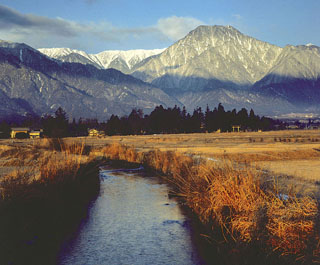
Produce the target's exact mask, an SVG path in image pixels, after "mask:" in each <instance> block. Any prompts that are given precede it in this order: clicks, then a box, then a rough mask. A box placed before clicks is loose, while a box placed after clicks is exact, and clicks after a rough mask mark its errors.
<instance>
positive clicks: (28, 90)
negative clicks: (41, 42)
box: [0, 42, 179, 120]
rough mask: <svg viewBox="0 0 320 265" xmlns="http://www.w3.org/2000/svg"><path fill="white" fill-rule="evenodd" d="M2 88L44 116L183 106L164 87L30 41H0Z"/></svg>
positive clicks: (102, 114) (92, 115) (106, 114)
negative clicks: (60, 111) (56, 55)
mask: <svg viewBox="0 0 320 265" xmlns="http://www.w3.org/2000/svg"><path fill="white" fill-rule="evenodd" d="M0 91H1V92H2V93H3V94H4V95H5V96H6V97H7V99H9V101H10V102H11V103H12V104H13V102H16V101H23V102H27V103H28V107H29V109H30V110H32V111H33V112H35V113H37V114H39V115H41V114H43V113H52V112H54V111H55V110H56V109H57V108H58V107H59V106H62V107H63V108H64V109H65V110H66V111H67V113H69V115H70V117H75V118H79V117H85V118H89V117H90V118H99V119H101V120H103V119H104V120H105V119H107V118H108V117H109V116H110V115H111V114H119V115H124V114H128V113H129V112H130V111H131V110H132V108H134V107H136V108H142V109H143V110H144V111H145V112H148V111H151V110H152V109H153V108H154V107H155V106H157V105H160V104H162V105H164V106H171V105H172V106H173V105H175V104H179V103H178V102H177V101H175V100H174V99H171V98H170V97H169V96H168V95H167V94H165V93H164V92H163V91H162V90H160V89H158V88H155V87H153V86H150V85H149V84H146V83H144V82H142V81H141V80H138V79H135V78H134V77H132V76H129V75H125V74H123V73H121V72H119V71H117V70H114V69H108V70H101V69H97V68H95V67H94V66H92V65H84V64H79V63H62V62H60V61H57V60H53V59H50V58H49V57H47V56H45V55H43V54H42V53H40V52H38V51H37V50H35V49H33V48H31V47H29V46H27V45H25V44H17V43H8V42H0ZM0 96H1V94H0ZM0 100H1V103H2V98H0ZM23 110H25V108H24V109H23ZM23 110H22V111H23Z"/></svg>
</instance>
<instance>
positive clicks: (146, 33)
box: [0, 0, 204, 50]
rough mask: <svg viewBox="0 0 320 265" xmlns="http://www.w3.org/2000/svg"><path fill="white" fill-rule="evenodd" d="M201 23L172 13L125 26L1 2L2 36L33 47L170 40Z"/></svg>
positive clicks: (84, 45)
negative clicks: (152, 21)
mask: <svg viewBox="0 0 320 265" xmlns="http://www.w3.org/2000/svg"><path fill="white" fill-rule="evenodd" d="M86 1H88V2H92V1H94V0H86ZM201 24H204V23H203V22H202V21H200V20H198V19H196V18H192V17H177V16H171V17H167V18H160V19H159V20H158V21H157V22H156V23H155V24H154V25H150V26H145V27H136V28H134V27H133V28H124V27H117V26H115V25H113V24H112V23H110V22H107V21H102V22H99V23H95V22H86V23H84V22H81V23H80V22H76V21H71V20H66V19H63V18H59V17H58V18H48V17H44V16H38V15H33V14H22V13H20V12H18V11H16V10H14V9H11V8H8V7H6V6H1V5H0V36H1V38H3V39H6V40H10V41H17V42H25V43H27V44H29V45H31V46H33V47H35V48H41V47H70V48H78V49H84V50H86V49H88V48H89V47H90V46H91V47H93V46H94V45H95V43H100V44H103V43H105V44H106V45H105V46H106V47H107V46H108V44H110V43H111V44H112V43H113V44H118V45H120V46H121V44H124V43H128V42H129V41H131V40H140V41H141V42H143V41H145V42H148V41H150V40H151V39H153V40H155V39H157V40H161V41H162V42H167V43H170V42H171V43H172V42H173V41H177V40H178V39H180V38H182V37H184V36H185V35H186V34H187V33H188V32H189V31H191V30H192V29H194V28H195V27H197V26H199V25H201Z"/></svg>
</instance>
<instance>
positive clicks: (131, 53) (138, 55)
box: [39, 48, 164, 73]
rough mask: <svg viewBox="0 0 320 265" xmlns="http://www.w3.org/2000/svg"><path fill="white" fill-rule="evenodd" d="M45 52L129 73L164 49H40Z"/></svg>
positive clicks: (65, 59)
mask: <svg viewBox="0 0 320 265" xmlns="http://www.w3.org/2000/svg"><path fill="white" fill-rule="evenodd" d="M39 51H40V52H42V53H43V54H45V55H47V56H49V57H51V58H55V59H58V60H61V61H63V62H70V63H82V64H92V65H94V66H95V67H97V68H100V69H108V68H114V69H117V70H119V71H121V72H123V73H129V72H131V70H132V69H133V68H134V67H135V65H137V64H138V63H140V62H141V61H142V60H144V59H146V58H148V57H150V56H153V55H157V54H159V53H161V52H163V51H164V49H154V50H142V49H140V50H128V51H121V50H110V51H103V52H100V53H97V54H88V53H86V52H84V51H79V50H74V49H69V48H49V49H45V48H43V49H39Z"/></svg>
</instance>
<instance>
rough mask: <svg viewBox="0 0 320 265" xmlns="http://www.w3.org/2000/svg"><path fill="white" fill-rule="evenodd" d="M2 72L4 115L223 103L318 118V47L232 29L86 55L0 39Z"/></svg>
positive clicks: (203, 30)
mask: <svg viewBox="0 0 320 265" xmlns="http://www.w3.org/2000/svg"><path fill="white" fill-rule="evenodd" d="M110 68H114V69H110ZM0 69H1V72H0V100H1V102H4V104H2V106H1V107H0V115H1V113H11V112H18V113H25V112H30V111H33V112H35V113H41V114H43V113H48V112H49V113H50V111H51V112H52V110H55V109H56V107H57V106H62V107H63V108H64V109H65V110H66V111H67V112H68V113H70V115H71V116H72V117H79V116H81V117H97V118H99V119H104V118H105V117H108V116H110V115H111V114H119V115H123V114H128V113H129V112H130V110H131V109H132V108H133V107H136V108H142V109H144V111H145V112H146V113H147V112H148V111H150V110H151V109H152V108H153V107H154V106H156V105H159V104H162V105H163V106H173V105H179V106H182V105H184V106H186V107H187V109H188V110H189V111H192V110H193V109H194V108H196V107H198V106H200V107H202V108H205V107H206V106H207V105H209V106H210V107H215V106H217V105H218V103H220V102H221V103H222V104H223V105H224V106H225V107H226V108H227V109H232V108H237V109H239V108H242V107H246V108H253V109H254V110H255V111H256V113H259V114H263V115H280V114H287V113H292V112H300V113H301V112H314V113H320V104H319V102H320V48H319V47H317V46H315V45H311V44H308V45H299V46H292V45H287V46H285V47H283V48H282V47H278V46H275V45H272V44H269V43H267V42H263V41H260V40H257V39H255V38H252V37H250V36H247V35H244V34H242V33H241V32H240V31H238V30H237V29H235V28H233V27H231V26H199V27H197V28H196V29H194V30H193V31H191V32H190V33H189V34H188V35H187V36H185V37H184V38H182V39H181V40H179V41H177V42H176V43H174V44H173V45H171V46H170V47H168V48H167V49H164V50H161V49H160V50H132V51H105V52H101V53H98V54H87V53H85V52H83V51H77V50H71V49H67V48H54V49H39V51H37V50H35V49H33V48H31V47H29V46H27V45H25V44H17V43H9V42H4V41H3V42H0ZM115 69H117V70H115Z"/></svg>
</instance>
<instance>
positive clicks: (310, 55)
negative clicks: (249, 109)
mask: <svg viewBox="0 0 320 265" xmlns="http://www.w3.org/2000/svg"><path fill="white" fill-rule="evenodd" d="M252 91H257V92H261V93H263V94H264V95H276V96H278V97H282V98H285V99H287V100H289V101H290V102H294V103H296V104H299V105H300V104H305V105H310V104H319V102H320V47H317V46H314V45H308V46H305V45H300V46H289V45H288V46H286V47H285V48H284V49H283V51H282V52H281V54H280V55H279V57H278V58H277V60H276V62H275V64H274V66H273V67H272V68H271V69H270V70H269V71H268V73H266V75H265V77H263V78H262V79H261V80H259V81H258V82H256V83H255V84H254V86H253V87H252Z"/></svg>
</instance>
